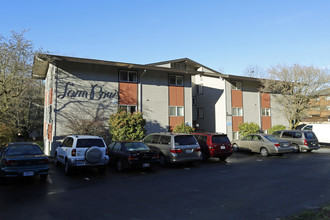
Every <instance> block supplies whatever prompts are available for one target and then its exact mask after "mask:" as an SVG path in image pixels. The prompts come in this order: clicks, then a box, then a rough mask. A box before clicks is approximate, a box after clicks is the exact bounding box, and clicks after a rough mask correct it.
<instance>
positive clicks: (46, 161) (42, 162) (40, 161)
mask: <svg viewBox="0 0 330 220" xmlns="http://www.w3.org/2000/svg"><path fill="white" fill-rule="evenodd" d="M48 162H49V161H48V159H42V160H39V164H48Z"/></svg>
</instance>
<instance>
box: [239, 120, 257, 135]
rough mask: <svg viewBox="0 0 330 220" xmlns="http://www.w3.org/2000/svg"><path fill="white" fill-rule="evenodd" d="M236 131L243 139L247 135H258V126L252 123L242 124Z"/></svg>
mask: <svg viewBox="0 0 330 220" xmlns="http://www.w3.org/2000/svg"><path fill="white" fill-rule="evenodd" d="M238 129H239V135H240V137H245V136H246V135H249V134H254V133H258V132H259V131H260V126H259V125H258V124H256V123H254V122H244V123H240V124H239V126H238Z"/></svg>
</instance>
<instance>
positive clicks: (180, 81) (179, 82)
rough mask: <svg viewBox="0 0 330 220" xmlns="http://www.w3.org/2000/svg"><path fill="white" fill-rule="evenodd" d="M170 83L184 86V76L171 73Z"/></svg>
mask: <svg viewBox="0 0 330 220" xmlns="http://www.w3.org/2000/svg"><path fill="white" fill-rule="evenodd" d="M170 85H173V86H183V76H178V75H170Z"/></svg>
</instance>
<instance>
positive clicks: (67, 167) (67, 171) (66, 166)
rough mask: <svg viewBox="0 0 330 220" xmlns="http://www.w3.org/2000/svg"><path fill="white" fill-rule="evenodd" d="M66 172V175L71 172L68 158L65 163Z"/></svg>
mask: <svg viewBox="0 0 330 220" xmlns="http://www.w3.org/2000/svg"><path fill="white" fill-rule="evenodd" d="M64 173H65V174H66V175H69V174H70V173H71V166H70V164H69V162H68V160H65V163H64Z"/></svg>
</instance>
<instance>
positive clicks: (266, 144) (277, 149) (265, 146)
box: [232, 134, 294, 157]
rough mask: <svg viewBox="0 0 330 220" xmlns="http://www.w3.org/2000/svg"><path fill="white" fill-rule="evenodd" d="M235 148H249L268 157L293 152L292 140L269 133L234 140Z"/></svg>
mask: <svg viewBox="0 0 330 220" xmlns="http://www.w3.org/2000/svg"><path fill="white" fill-rule="evenodd" d="M232 144H233V145H232V146H233V148H234V150H236V151H237V150H249V151H251V152H255V153H260V154H261V156H264V157H268V156H269V155H270V154H284V153H290V152H293V151H294V149H293V147H292V145H291V143H290V142H288V141H283V140H280V139H277V138H276V137H275V136H272V135H267V134H250V135H247V136H245V137H244V138H242V139H241V140H233V142H232Z"/></svg>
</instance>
